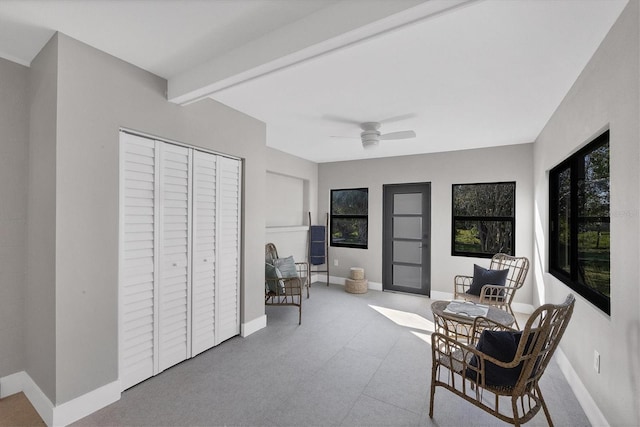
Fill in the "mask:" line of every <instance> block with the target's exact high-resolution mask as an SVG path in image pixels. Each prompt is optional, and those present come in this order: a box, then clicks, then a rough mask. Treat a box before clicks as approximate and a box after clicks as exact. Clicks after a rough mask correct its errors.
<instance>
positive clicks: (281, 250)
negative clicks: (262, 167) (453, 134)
mask: <svg viewBox="0 0 640 427" xmlns="http://www.w3.org/2000/svg"><path fill="white" fill-rule="evenodd" d="M317 188H318V165H317V164H316V163H313V162H310V161H308V160H304V159H301V158H299V157H296V156H292V155H290V154H287V153H284V152H282V151H279V150H275V149H272V148H267V176H266V180H265V188H264V191H265V205H266V206H265V207H266V210H267V213H266V216H267V223H266V225H267V227H266V228H265V243H269V242H270V243H273V244H275V245H276V248H277V249H278V255H279V256H281V257H285V256H289V255H293V257H294V259H295V260H296V261H304V260H306V258H307V251H308V246H307V240H308V230H309V228H308V225H309V218H308V216H309V212H311V216H312V218H311V221H312V223H313V224H318V222H317V221H318V219H317V218H318V197H317Z"/></svg>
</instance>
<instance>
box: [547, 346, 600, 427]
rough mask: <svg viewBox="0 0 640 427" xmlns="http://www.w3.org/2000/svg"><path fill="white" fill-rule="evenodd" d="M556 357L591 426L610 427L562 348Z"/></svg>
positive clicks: (558, 350) (558, 349)
mask: <svg viewBox="0 0 640 427" xmlns="http://www.w3.org/2000/svg"><path fill="white" fill-rule="evenodd" d="M554 357H555V359H556V363H557V364H558V366H559V367H560V371H561V372H562V374H563V375H564V377H565V378H566V380H567V382H568V383H569V386H570V387H571V390H572V391H573V394H575V396H576V399H578V403H580V406H582V410H583V411H584V413H585V415H586V416H587V418H588V419H589V422H590V423H591V425H592V426H595V427H609V422H608V421H607V419H606V418H605V416H604V414H603V413H602V411H600V408H598V405H597V404H596V402H595V400H593V397H591V394H589V391H588V390H587V388H586V387H585V386H584V384H583V383H582V381H581V380H580V377H579V376H578V374H577V373H576V371H575V370H574V369H573V366H571V362H569V359H567V356H566V355H565V354H564V352H563V351H562V349H561V348H560V347H558V348H557V349H556V353H555V356H554Z"/></svg>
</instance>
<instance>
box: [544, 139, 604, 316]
mask: <svg viewBox="0 0 640 427" xmlns="http://www.w3.org/2000/svg"><path fill="white" fill-rule="evenodd" d="M604 145H608V150H609V153H608V155H609V162H608V166H609V170H608V172H609V174H608V180H609V182H608V191H609V194H608V196H609V209H608V213H609V215H608V216H597V217H580V216H579V200H578V197H579V189H578V186H579V181H580V179H579V171H580V162H584V159H585V157H586V156H587V155H588V154H590V153H592V152H594V151H595V150H597V149H599V148H601V147H602V146H604ZM610 161H611V145H610V136H609V130H606V131H604V132H603V133H602V134H600V135H599V136H597V137H596V138H594V139H593V140H592V141H590V142H589V143H588V144H587V145H585V146H584V147H583V148H581V149H580V150H579V151H577V152H576V153H574V154H572V155H571V156H569V157H568V158H567V159H565V160H564V161H563V162H562V163H560V164H558V165H557V166H555V167H554V168H553V169H551V170H550V171H549V230H548V233H549V273H551V275H552V276H554V277H555V278H557V279H558V280H560V281H561V282H563V283H564V284H565V285H567V286H568V287H570V288H571V289H573V290H574V291H576V292H577V293H578V294H580V295H582V296H583V297H584V298H586V299H587V300H588V301H590V302H591V303H592V304H593V305H595V306H596V307H597V308H599V309H600V310H602V311H603V312H604V313H606V314H608V315H610V314H611V296H606V295H604V294H602V293H600V292H597V291H596V290H594V289H592V288H591V287H589V286H587V285H586V284H583V283H581V282H580V281H579V278H578V275H579V272H580V267H579V262H578V260H579V257H578V255H579V253H578V252H579V251H578V247H579V243H578V240H579V239H578V238H579V229H578V227H579V225H580V223H581V222H583V223H587V222H589V221H591V222H594V221H595V220H597V221H596V222H605V223H609V224H610V223H611V210H610V209H611V203H610V196H611V163H610ZM567 169H568V170H569V174H570V175H569V176H570V178H569V181H570V184H569V187H570V190H569V194H570V196H569V197H570V201H569V206H570V208H569V210H570V213H569V215H568V216H569V218H570V219H569V230H570V237H569V270H570V271H569V272H568V273H567V272H566V271H565V270H564V269H562V268H561V267H560V266H559V256H560V255H559V251H558V245H559V240H560V237H559V229H560V227H559V226H558V224H557V218H558V209H559V203H558V201H559V194H558V192H557V191H556V189H557V188H558V185H559V182H558V177H559V175H560V174H561V173H562V172H566V171H567ZM609 239H611V234H609ZM610 262H611V243H609V293H610V290H611V263H610Z"/></svg>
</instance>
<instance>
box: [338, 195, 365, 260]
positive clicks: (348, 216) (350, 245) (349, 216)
mask: <svg viewBox="0 0 640 427" xmlns="http://www.w3.org/2000/svg"><path fill="white" fill-rule="evenodd" d="M339 191H361V192H365V193H366V194H367V212H366V213H364V214H346V215H345V214H335V213H334V210H333V208H334V206H333V204H334V197H333V195H334V193H336V192H339ZM330 198H331V207H330V221H329V225H330V231H329V243H330V245H331V246H333V247H340V248H355V249H368V248H369V188H339V189H332V190H331V195H330ZM341 219H359V220H364V222H365V223H366V228H367V237H366V240H365V242H364V243H363V244H357V243H344V242H339V241H334V237H333V233H334V228H335V227H334V220H341Z"/></svg>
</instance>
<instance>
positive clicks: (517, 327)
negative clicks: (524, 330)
mask: <svg viewBox="0 0 640 427" xmlns="http://www.w3.org/2000/svg"><path fill="white" fill-rule="evenodd" d="M505 307H507V311H508V312H509V313H510V314H511V315H512V316H513V321H514V322H515V324H516V329H518V330H520V325H518V319H517V318H516V314H515V313H514V312H513V309H512V308H511V304H506V305H505Z"/></svg>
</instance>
